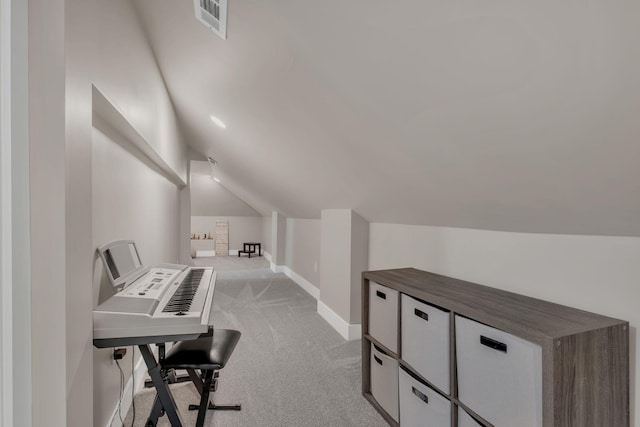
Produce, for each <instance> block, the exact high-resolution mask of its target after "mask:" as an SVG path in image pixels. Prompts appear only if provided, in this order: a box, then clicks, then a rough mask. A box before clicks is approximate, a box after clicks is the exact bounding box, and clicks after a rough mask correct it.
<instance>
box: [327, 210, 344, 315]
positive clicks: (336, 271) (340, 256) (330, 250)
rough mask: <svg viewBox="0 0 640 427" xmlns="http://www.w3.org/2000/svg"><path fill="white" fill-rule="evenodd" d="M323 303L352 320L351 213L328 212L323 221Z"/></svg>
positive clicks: (340, 211)
mask: <svg viewBox="0 0 640 427" xmlns="http://www.w3.org/2000/svg"><path fill="white" fill-rule="evenodd" d="M320 222H321V237H320V248H321V249H320V254H321V257H322V265H321V268H320V301H322V302H323V303H324V304H325V305H327V306H328V307H329V308H331V310H333V311H334V312H335V313H336V314H337V315H338V316H340V317H341V318H342V319H343V320H345V321H348V320H349V319H351V303H350V295H351V291H350V288H349V284H350V283H351V210H349V209H325V210H323V211H322V214H321V218H320Z"/></svg>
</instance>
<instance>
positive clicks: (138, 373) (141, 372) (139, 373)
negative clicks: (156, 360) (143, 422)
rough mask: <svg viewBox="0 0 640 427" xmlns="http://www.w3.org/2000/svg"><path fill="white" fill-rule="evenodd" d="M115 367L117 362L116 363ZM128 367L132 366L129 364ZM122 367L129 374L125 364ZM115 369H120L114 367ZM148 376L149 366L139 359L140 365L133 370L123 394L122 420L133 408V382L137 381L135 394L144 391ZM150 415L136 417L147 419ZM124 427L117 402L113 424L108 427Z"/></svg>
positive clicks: (112, 418) (112, 419) (121, 364)
mask: <svg viewBox="0 0 640 427" xmlns="http://www.w3.org/2000/svg"><path fill="white" fill-rule="evenodd" d="M114 365H115V362H114ZM127 365H129V366H131V365H130V364H129V363H127ZM120 367H121V368H122V370H123V371H124V372H125V374H126V373H127V368H126V367H125V366H124V364H123V363H120ZM114 369H118V368H117V367H114ZM146 374H147V366H146V365H145V364H144V360H143V359H142V357H139V358H138V363H136V367H135V368H134V370H133V375H132V376H130V377H129V381H127V384H125V386H124V393H123V394H122V403H121V408H120V413H121V414H122V418H123V419H124V417H125V416H126V415H127V413H128V412H129V408H131V401H132V400H133V394H132V391H131V388H132V386H133V382H132V381H134V380H135V385H136V389H135V391H134V394H135V393H137V392H139V391H140V390H142V388H143V387H144V380H145V377H146ZM147 415H148V414H137V415H136V416H140V417H146V416H147ZM114 423H115V424H114ZM114 426H115V427H123V426H122V423H121V422H120V416H119V415H118V403H117V402H116V407H115V409H114V410H113V415H112V416H111V422H110V423H109V424H108V425H107V427H114Z"/></svg>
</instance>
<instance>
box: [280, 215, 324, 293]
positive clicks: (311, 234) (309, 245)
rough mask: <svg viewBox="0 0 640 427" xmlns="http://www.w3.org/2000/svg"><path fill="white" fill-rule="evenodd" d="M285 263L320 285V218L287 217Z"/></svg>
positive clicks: (315, 284)
mask: <svg viewBox="0 0 640 427" xmlns="http://www.w3.org/2000/svg"><path fill="white" fill-rule="evenodd" d="M285 265H286V266H287V267H289V268H290V269H291V270H292V271H294V272H295V273H296V274H298V275H300V276H302V277H303V278H304V279H305V280H307V281H308V282H309V283H311V284H312V285H314V286H315V287H317V288H319V287H320V220H319V219H296V218H287V228H286V245H285Z"/></svg>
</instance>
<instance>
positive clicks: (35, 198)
mask: <svg viewBox="0 0 640 427" xmlns="http://www.w3.org/2000/svg"><path fill="white" fill-rule="evenodd" d="M13 3H17V2H13ZM28 6H29V12H28V13H29V25H28V28H29V36H28V42H29V49H28V55H29V69H28V73H29V74H28V78H29V119H28V120H29V124H28V125H29V135H28V139H29V169H28V170H29V191H30V193H29V196H30V201H29V203H30V215H31V217H30V232H31V236H30V237H31V242H30V250H31V253H30V256H31V296H30V301H29V302H30V305H31V313H30V314H31V322H30V323H31V325H30V328H31V335H30V337H29V338H30V344H31V361H29V356H26V355H25V359H24V362H27V363H29V362H30V363H31V375H29V371H26V374H27V375H26V376H25V377H24V378H23V380H24V381H30V382H31V391H32V395H31V400H32V401H31V402H24V403H25V404H26V405H27V408H26V409H27V410H28V411H31V414H30V415H32V417H31V416H30V415H27V416H26V417H25V419H21V418H20V414H18V413H16V414H14V416H15V417H16V418H15V420H16V421H18V420H20V422H24V423H27V422H28V421H29V420H30V418H32V419H31V421H32V422H33V425H34V426H44V425H46V426H51V427H65V426H67V425H72V424H69V420H73V416H70V417H67V410H68V407H67V404H68V403H67V397H71V398H74V397H75V396H76V393H75V390H73V389H71V390H70V389H69V387H68V385H67V384H68V383H69V382H70V383H73V380H74V375H75V372H74V371H75V370H76V369H83V368H84V375H85V377H87V376H88V377H89V378H88V381H87V382H86V385H85V386H84V387H82V386H81V387H79V388H78V389H79V391H80V393H83V392H84V393H87V395H86V398H84V399H81V400H80V401H79V402H80V404H81V405H83V406H84V407H83V408H82V409H80V411H82V412H84V418H83V420H85V421H86V424H85V425H91V423H92V422H93V420H92V418H91V410H92V406H93V402H92V399H91V396H92V387H93V385H92V382H91V372H92V364H91V351H90V350H88V347H89V346H90V345H91V344H90V340H89V339H88V338H89V337H90V334H91V333H92V332H93V331H92V330H91V326H90V325H91V317H89V315H88V314H89V313H90V310H91V307H90V304H91V285H90V283H91V277H88V278H86V279H87V280H86V281H85V282H84V283H82V288H80V287H79V286H74V285H79V283H78V282H75V283H73V284H72V283H70V282H69V281H68V277H67V272H66V267H65V264H66V261H65V260H66V258H67V254H66V247H67V246H68V245H66V240H65V238H66V236H67V235H68V234H69V233H68V232H67V229H66V219H65V215H66V213H67V209H66V206H65V203H64V201H65V198H66V197H67V192H66V189H65V185H66V184H65V182H66V178H67V177H66V171H65V161H66V159H65V154H66V153H65V116H64V114H65V109H64V106H65V74H64V72H65V63H64V55H65V27H64V22H65V19H66V17H67V15H66V11H65V2H64V1H61V0H54V1H52V2H48V1H47V2H45V1H42V0H33V1H29V5H28ZM12 7H13V6H12ZM50 7H51V8H52V9H50V10H49V8H50ZM2 19H3V20H4V19H5V17H4V16H3V17H2ZM24 41H26V39H25V40H24ZM14 71H17V70H14ZM20 71H21V72H24V71H25V70H20ZM15 77H16V76H14V77H12V78H15ZM87 90H88V91H90V90H91V88H90V86H89V87H88V88H87ZM13 95H14V96H17V95H18V94H17V93H14V94H13ZM3 96H4V94H3ZM3 131H4V129H3ZM88 140H89V141H90V136H89V139H88ZM80 208H86V205H81V206H80ZM23 214H24V213H23ZM77 225H80V226H81V225H82V223H80V224H77ZM81 231H82V233H83V234H81V235H80V236H78V237H79V238H84V239H86V237H85V236H89V235H90V233H86V227H84V228H82V229H81ZM24 237H25V238H26V236H24ZM14 238H20V236H14ZM87 255H88V254H87ZM86 258H87V257H86V256H85V257H84V260H86ZM89 267H90V266H89ZM82 268H84V269H86V268H87V266H86V265H85V266H83V267H82ZM76 288H77V293H73V291H75V290H76ZM72 303H79V304H81V305H82V308H81V309H80V310H79V312H78V311H76V312H73V313H68V314H67V313H66V311H67V310H66V308H67V306H68V305H71V304H72ZM67 320H68V321H71V322H74V321H78V320H79V321H81V322H83V323H82V324H81V325H76V326H77V328H76V329H75V330H76V331H79V332H80V333H81V335H82V337H83V338H81V339H80V340H81V341H82V343H79V345H77V346H74V347H73V348H68V346H67V342H68V337H69V335H70V332H75V331H68V330H67ZM85 338H86V339H85ZM72 352H76V353H75V354H71V353H72ZM78 354H81V355H82V357H81V358H82V359H83V360H84V363H81V362H80V361H79V358H78ZM87 356H88V357H87ZM18 360H19V359H18ZM14 375H20V372H15V373H14ZM69 392H71V393H70V395H69V396H68V393H69ZM67 418H68V419H67ZM16 425H18V423H16ZM28 425H30V424H28ZM76 425H79V424H76Z"/></svg>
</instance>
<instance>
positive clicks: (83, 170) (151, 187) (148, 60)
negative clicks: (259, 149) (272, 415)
mask: <svg viewBox="0 0 640 427" xmlns="http://www.w3.org/2000/svg"><path fill="white" fill-rule="evenodd" d="M41 8H42V9H43V10H47V9H48V5H44V4H43V5H42V6H41ZM64 19H65V21H64V24H65V25H64V35H65V46H64V47H65V51H64V53H63V52H62V51H61V52H59V57H60V59H61V60H62V59H63V58H64V61H66V62H65V64H64V65H65V67H66V80H65V84H66V86H62V88H63V90H66V94H65V102H66V112H67V115H66V123H65V121H64V119H62V118H60V120H59V121H60V123H65V131H66V147H65V149H64V150H63V153H62V155H65V154H66V159H65V161H66V164H64V166H63V165H62V163H60V167H61V168H63V169H62V170H63V171H65V169H64V168H66V176H65V181H63V182H66V189H65V190H66V192H65V194H64V196H63V197H56V193H54V192H52V193H51V194H50V195H49V200H50V201H51V202H50V206H47V208H45V209H42V210H38V211H35V213H34V222H38V221H41V222H42V223H43V224H44V225H43V227H47V228H49V229H50V230H56V231H59V230H64V238H63V239H49V238H44V237H43V236H47V233H42V234H41V235H39V236H38V239H42V242H50V241H52V242H55V244H56V246H57V250H56V251H47V252H48V253H47V254H46V256H47V257H48V258H49V259H50V260H51V262H54V261H55V258H56V257H57V256H58V255H57V254H58V253H59V248H60V247H65V248H66V253H65V255H66V262H65V274H66V277H65V276H64V275H63V276H62V277H60V276H58V275H55V276H54V277H51V276H49V280H48V281H47V282H48V284H47V287H49V288H50V289H51V292H53V291H55V290H56V289H55V287H56V285H55V284H53V283H65V284H66V288H65V289H64V291H63V292H59V293H57V295H62V296H64V297H65V303H66V304H65V306H66V307H65V309H64V310H63V311H62V313H60V314H61V316H62V319H63V321H62V323H61V324H59V323H57V321H56V318H57V316H55V315H54V316H49V314H48V313H47V312H46V310H43V311H42V312H40V313H39V315H41V316H44V317H45V318H46V322H47V328H46V331H47V333H48V334H49V336H50V338H49V339H51V340H58V339H60V338H59V337H58V336H57V335H58V332H57V331H59V330H60V329H59V328H62V329H63V330H64V331H65V335H66V336H65V337H63V339H62V340H61V342H63V343H65V344H64V345H65V351H66V364H64V366H65V367H66V371H65V372H64V375H65V380H64V381H60V382H59V384H60V385H54V386H53V387H48V386H43V385H42V384H37V388H36V389H37V390H39V393H40V392H41V393H43V396H42V397H40V398H38V399H37V401H38V402H40V403H39V405H40V404H44V402H51V401H56V400H57V398H58V396H60V399H65V398H66V400H65V402H64V403H63V405H62V406H63V407H65V408H66V412H67V420H66V422H65V423H64V424H63V425H68V426H70V427H76V426H78V427H80V426H88V425H95V426H98V427H102V426H104V425H106V424H107V423H108V422H109V418H110V416H111V414H112V412H113V410H114V408H115V407H116V404H117V401H118V387H119V373H118V371H117V368H116V366H115V364H114V363H113V362H112V361H111V352H110V351H109V350H95V349H94V348H93V346H92V336H93V330H92V310H93V307H94V304H95V303H96V302H97V301H96V299H97V297H98V296H99V295H100V293H101V283H100V277H99V273H100V270H99V268H100V266H99V263H98V262H96V259H95V249H96V245H97V244H100V243H104V241H103V240H105V239H107V240H108V239H112V238H126V237H133V238H135V239H137V240H138V243H139V244H140V250H141V253H142V256H143V260H144V262H145V263H154V262H159V261H174V262H175V261H176V260H177V259H178V248H180V247H181V245H180V242H179V238H178V230H179V228H180V227H181V225H180V215H179V204H180V199H179V197H180V195H179V190H178V188H177V187H176V186H175V185H174V184H170V183H168V182H166V179H165V178H164V177H162V176H159V175H158V174H157V173H156V172H155V171H154V170H152V169H153V168H151V167H149V166H148V165H147V164H146V163H144V162H143V163H144V164H141V162H139V160H138V159H137V158H136V157H135V156H132V155H131V154H130V153H129V152H127V151H126V150H123V149H122V147H121V146H120V145H118V144H114V143H113V142H114V139H117V138H115V137H114V136H113V135H104V134H100V133H98V132H94V131H93V129H92V108H93V107H92V87H91V85H92V84H95V86H96V87H97V88H98V89H99V90H100V91H101V92H102V93H103V94H104V95H105V96H106V97H107V98H108V99H109V100H111V101H112V103H113V105H114V106H115V107H117V109H118V110H119V111H120V112H121V113H122V115H123V116H124V117H125V118H126V119H127V120H128V121H129V123H130V124H131V125H132V126H133V127H134V128H135V129H136V130H137V132H138V133H139V134H140V135H141V136H142V138H143V139H144V140H146V141H147V143H148V144H150V145H151V146H152V147H153V150H154V151H155V152H156V153H157V154H158V155H159V156H160V157H161V158H162V159H163V160H164V162H166V164H167V165H168V166H169V167H170V168H171V169H172V170H173V171H174V172H175V173H176V174H177V175H178V176H180V177H181V178H182V179H184V180H185V181H186V171H187V163H186V158H185V146H184V142H183V138H182V135H181V134H180V132H179V129H178V124H177V120H176V117H175V114H174V111H173V107H172V104H171V101H170V99H169V96H168V94H167V92H166V89H165V86H164V81H163V79H162V76H161V75H160V72H159V70H158V68H157V65H156V62H155V58H154V56H153V53H152V52H151V50H150V48H149V46H148V43H147V39H146V37H145V35H144V34H143V32H142V29H141V27H140V25H139V21H138V19H137V16H136V13H135V10H134V9H133V7H132V4H131V2H130V1H128V0H113V1H108V2H97V1H94V0H68V1H66V2H65V7H64ZM45 37H50V36H49V34H46V36H45ZM39 61H40V58H38V59H37V60H35V61H34V62H32V68H33V69H38V67H39V65H38V64H39V63H40V62H39ZM47 78H48V80H47V84H52V83H51V82H52V81H54V80H52V76H49V75H47ZM36 93H38V92H36ZM38 96H42V94H41V93H38ZM61 105H62V103H58V104H57V105H56V109H54V110H52V111H53V114H52V115H51V118H50V119H49V120H56V118H55V117H56V114H57V112H58V111H64V110H63V109H61ZM94 149H95V150H96V152H95V153H94V152H93V150H94ZM36 155H43V154H42V153H38V152H36ZM103 155H104V156H105V157H102V156H103ZM43 156H44V155H43ZM45 159H46V162H47V163H51V162H53V160H52V159H55V156H49V157H48V158H47V157H45ZM121 162H124V163H121ZM56 164H57V163H56ZM124 165H126V167H125V166H124ZM42 173H47V169H46V168H45V169H43V170H42ZM124 177H127V178H129V180H128V181H126V182H124V181H123V179H122V178H124ZM47 178H48V179H55V174H53V175H51V176H47ZM143 187H144V191H142V188H143ZM103 191H104V193H102V192H103ZM109 199H111V200H109ZM62 200H66V207H65V217H66V218H65V220H64V221H63V223H62V224H60V223H58V222H57V221H55V216H53V217H52V214H55V212H56V211H55V209H56V207H57V206H59V204H60V203H61V201H62ZM143 204H146V205H148V206H151V207H152V208H153V210H151V211H150V212H149V211H146V213H145V214H144V215H143V213H142V212H140V211H139V209H141V206H142V205H143ZM132 208H137V209H138V210H137V211H136V210H132ZM154 210H155V211H154ZM183 221H184V218H183ZM65 227H66V229H65ZM43 248H44V250H46V244H43ZM43 274H46V270H45V271H44V273H43ZM94 279H95V280H94ZM34 283H35V278H34ZM91 283H94V286H93V287H92V286H91V285H89V284H91ZM48 293H49V291H43V292H36V293H34V295H37V297H38V298H42V299H43V300H44V301H46V305H57V303H56V298H57V297H53V298H49V296H48ZM44 342H45V343H46V340H44ZM54 349H55V346H52V347H50V348H48V349H47V351H37V350H36V349H34V353H33V354H34V355H36V354H38V355H41V354H42V355H43V357H47V358H53V359H54V360H55V357H57V355H58V354H60V353H58V352H56V351H55V350H54ZM129 353H131V352H129ZM63 354H64V353H63ZM130 357H131V356H130V355H129V354H128V355H127V358H126V360H125V361H124V365H125V366H130V362H131V359H130ZM60 369H61V368H60V366H56V369H52V370H50V371H49V372H47V374H46V375H41V376H38V381H40V380H43V379H44V378H48V377H49V378H54V380H52V381H56V380H57V377H56V376H55V373H56V372H60V371H59V370H60ZM92 372H93V375H92V374H91V373H92ZM52 373H53V374H52ZM52 375H53V376H52ZM127 379H128V376H127V378H125V380H127ZM65 386H66V387H65ZM59 387H62V390H60V388H59ZM34 397H35V394H34ZM47 404H48V403H47ZM36 406H38V405H36ZM35 414H41V415H42V419H41V421H42V422H40V423H38V422H36V421H37V420H36V416H35ZM55 414H56V410H54V411H51V412H47V411H45V412H44V413H41V410H40V409H39V408H36V409H34V424H35V425H56V423H55V421H54V422H51V421H50V420H51V419H54V420H55V417H56V415H55ZM52 417H53V418H52Z"/></svg>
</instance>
